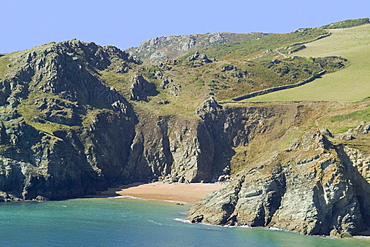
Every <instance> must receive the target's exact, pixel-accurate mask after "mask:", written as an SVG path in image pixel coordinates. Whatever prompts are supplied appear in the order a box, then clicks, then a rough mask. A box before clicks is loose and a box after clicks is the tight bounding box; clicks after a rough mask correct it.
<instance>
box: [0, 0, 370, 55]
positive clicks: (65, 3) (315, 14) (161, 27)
mask: <svg viewBox="0 0 370 247" xmlns="http://www.w3.org/2000/svg"><path fill="white" fill-rule="evenodd" d="M364 17H370V1H369V0H299V1H296V0H280V1H278V0H131V1H127V0H105V1H103V0H58V1H57V0H49V1H47V0H32V1H31V0H7V1H5V0H2V1H1V4H0V53H9V52H12V51H18V50H25V49H29V48H32V47H34V46H37V45H41V44H44V43H48V42H50V41H56V42H59V41H64V40H69V39H73V38H77V39H80V40H82V41H86V42H90V41H93V42H96V43H97V44H100V45H115V46H117V47H119V48H121V49H126V48H129V47H133V46H139V45H140V43H141V42H143V41H145V40H147V39H149V38H155V37H160V36H170V35H185V34H196V33H207V32H212V33H213V32H235V33H249V32H275V33H288V32H291V31H293V30H295V29H297V28H301V27H319V26H322V25H325V24H329V23H332V22H336V21H341V20H345V19H355V18H364Z"/></svg>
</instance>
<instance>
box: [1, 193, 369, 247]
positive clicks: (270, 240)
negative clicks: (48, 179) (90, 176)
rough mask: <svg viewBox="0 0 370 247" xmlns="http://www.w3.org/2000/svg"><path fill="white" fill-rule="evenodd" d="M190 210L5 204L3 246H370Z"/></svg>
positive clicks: (100, 203)
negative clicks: (191, 218) (233, 222)
mask: <svg viewBox="0 0 370 247" xmlns="http://www.w3.org/2000/svg"><path fill="white" fill-rule="evenodd" d="M188 207H189V206H186V205H175V204H174V203H164V202H156V201H145V200H132V199H107V198H104V199H91V198H89V199H74V200H67V201H54V202H43V203H23V202H22V203H3V204H0V232H1V237H0V246H228V247H231V246H263V247H268V246H294V247H296V246H302V247H305V246H307V247H308V246H309V247H312V246H324V247H325V246H335V247H341V246H346V247H348V246H370V240H356V239H324V238H317V237H310V236H302V235H298V234H294V233H287V232H283V231H273V230H266V229H259V228H253V229H251V228H240V227H217V226H208V225H200V224H189V223H185V222H183V221H181V220H176V219H183V218H184V217H185V215H184V212H185V211H186V210H187V209H188Z"/></svg>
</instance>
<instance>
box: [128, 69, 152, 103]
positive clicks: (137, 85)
mask: <svg viewBox="0 0 370 247" xmlns="http://www.w3.org/2000/svg"><path fill="white" fill-rule="evenodd" d="M132 82H133V83H132V86H131V97H130V99H131V100H136V101H149V98H148V96H155V95H157V94H158V91H157V90H156V87H155V84H154V83H152V82H148V81H147V80H146V79H145V78H144V77H143V76H142V75H141V74H140V73H135V75H134V77H133V78H132Z"/></svg>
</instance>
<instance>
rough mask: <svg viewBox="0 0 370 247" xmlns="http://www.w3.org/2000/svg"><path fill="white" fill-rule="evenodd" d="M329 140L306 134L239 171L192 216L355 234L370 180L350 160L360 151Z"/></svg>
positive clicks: (362, 225) (362, 221) (369, 202)
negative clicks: (288, 147) (250, 167)
mask: <svg viewBox="0 0 370 247" xmlns="http://www.w3.org/2000/svg"><path fill="white" fill-rule="evenodd" d="M329 139H331V137H330V132H327V131H322V132H309V133H307V134H306V135H304V136H303V137H302V138H300V139H297V140H295V141H293V142H292V143H291V148H290V149H287V150H285V151H284V152H281V153H278V154H276V155H274V156H272V157H271V158H270V159H268V160H266V161H265V162H263V163H261V164H260V165H259V166H256V167H253V168H252V169H249V170H246V171H243V172H241V173H239V174H238V175H237V176H236V178H235V180H234V181H233V182H232V183H230V184H229V185H228V186H227V187H226V188H224V189H222V190H220V191H217V192H214V193H212V194H210V195H208V196H207V197H206V198H204V199H202V200H201V201H200V202H198V203H197V204H195V205H194V206H193V207H192V208H191V209H190V211H189V219H191V220H192V222H204V223H211V224H221V225H248V226H268V227H275V228H279V229H283V230H288V231H294V232H299V233H303V234H311V235H335V236H338V235H353V234H358V233H359V232H361V231H364V230H366V229H367V227H369V225H368V224H369V219H370V218H369V216H370V215H369V212H370V207H369V206H370V186H369V183H368V181H366V180H365V179H364V177H363V176H362V175H361V173H360V172H359V169H358V168H359V167H358V165H356V163H355V162H353V159H351V158H350V157H352V158H353V157H354V156H356V155H355V154H354V153H356V152H354V150H348V149H346V148H345V147H343V146H341V145H335V144H333V142H332V141H330V140H329ZM348 151H349V152H348ZM349 154H350V155H349ZM361 164H362V167H363V165H364V164H363V163H361ZM367 168H368V166H367Z"/></svg>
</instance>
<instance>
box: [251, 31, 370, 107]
mask: <svg viewBox="0 0 370 247" xmlns="http://www.w3.org/2000/svg"><path fill="white" fill-rule="evenodd" d="M329 31H330V32H331V33H332V35H331V36H330V37H327V38H325V39H320V40H318V41H315V42H312V43H308V44H306V47H307V48H306V49H304V50H302V51H299V52H297V53H294V55H295V56H304V57H327V56H341V57H344V58H347V59H348V60H349V61H350V66H349V67H348V68H346V69H343V70H340V71H338V72H336V73H331V74H326V75H324V76H323V78H321V79H317V80H315V81H314V82H312V83H309V84H306V85H304V86H301V87H298V88H293V89H288V90H284V91H280V92H275V93H271V94H267V95H263V96H259V97H255V98H252V99H249V100H247V101H250V102H252V101H253V102H255V101H280V100H293V101H301V100H316V101H359V100H362V99H364V98H367V97H369V96H370V83H369V82H370V77H369V72H368V71H369V70H370V59H369V57H370V24H366V25H362V26H357V27H352V28H348V29H332V30H329Z"/></svg>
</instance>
